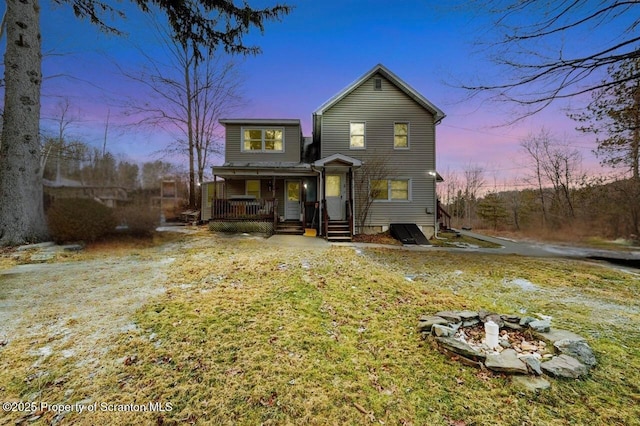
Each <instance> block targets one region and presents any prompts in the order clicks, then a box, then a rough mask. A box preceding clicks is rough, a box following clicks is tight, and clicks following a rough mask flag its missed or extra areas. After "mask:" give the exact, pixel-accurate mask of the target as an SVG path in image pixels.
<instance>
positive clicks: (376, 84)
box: [373, 78, 382, 90]
mask: <svg viewBox="0 0 640 426" xmlns="http://www.w3.org/2000/svg"><path fill="white" fill-rule="evenodd" d="M373 88H374V90H382V79H381V78H374V79H373Z"/></svg>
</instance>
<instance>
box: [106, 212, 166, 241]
mask: <svg viewBox="0 0 640 426" xmlns="http://www.w3.org/2000/svg"><path fill="white" fill-rule="evenodd" d="M116 217H117V219H118V222H119V224H120V225H122V226H126V229H125V232H126V233H128V234H131V235H137V236H146V235H150V234H151V233H152V232H153V231H155V229H156V227H157V226H158V224H159V222H160V211H159V210H157V209H151V208H149V207H146V206H144V207H143V206H127V207H120V208H118V209H117V210H116Z"/></svg>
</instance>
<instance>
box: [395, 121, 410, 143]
mask: <svg viewBox="0 0 640 426" xmlns="http://www.w3.org/2000/svg"><path fill="white" fill-rule="evenodd" d="M393 147H394V148H396V149H407V148H409V123H394V125H393Z"/></svg>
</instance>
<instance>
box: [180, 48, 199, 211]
mask: <svg viewBox="0 0 640 426" xmlns="http://www.w3.org/2000/svg"><path fill="white" fill-rule="evenodd" d="M183 48H184V53H185V67H184V87H185V90H186V93H185V96H186V98H187V99H186V102H187V105H186V107H187V139H188V144H189V208H190V209H195V208H196V207H197V206H196V175H195V165H194V161H195V158H194V152H195V146H194V140H193V139H194V135H193V96H192V93H191V77H190V75H189V72H190V71H191V63H192V62H191V61H190V60H189V46H188V45H187V44H184V45H183Z"/></svg>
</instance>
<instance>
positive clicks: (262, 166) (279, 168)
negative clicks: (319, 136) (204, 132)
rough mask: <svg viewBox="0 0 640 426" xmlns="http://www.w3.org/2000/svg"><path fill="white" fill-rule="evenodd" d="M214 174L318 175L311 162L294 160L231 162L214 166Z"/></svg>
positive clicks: (240, 175)
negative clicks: (295, 161) (296, 161)
mask: <svg viewBox="0 0 640 426" xmlns="http://www.w3.org/2000/svg"><path fill="white" fill-rule="evenodd" d="M212 170H213V174H214V176H220V177H223V178H225V179H233V178H255V177H256V176H258V177H260V176H264V177H282V176H316V175H317V172H316V171H314V170H313V169H312V168H311V164H307V163H294V162H282V161H274V162H264V161H263V162H256V163H251V162H230V163H224V164H223V165H222V166H217V167H213V168H212Z"/></svg>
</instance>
